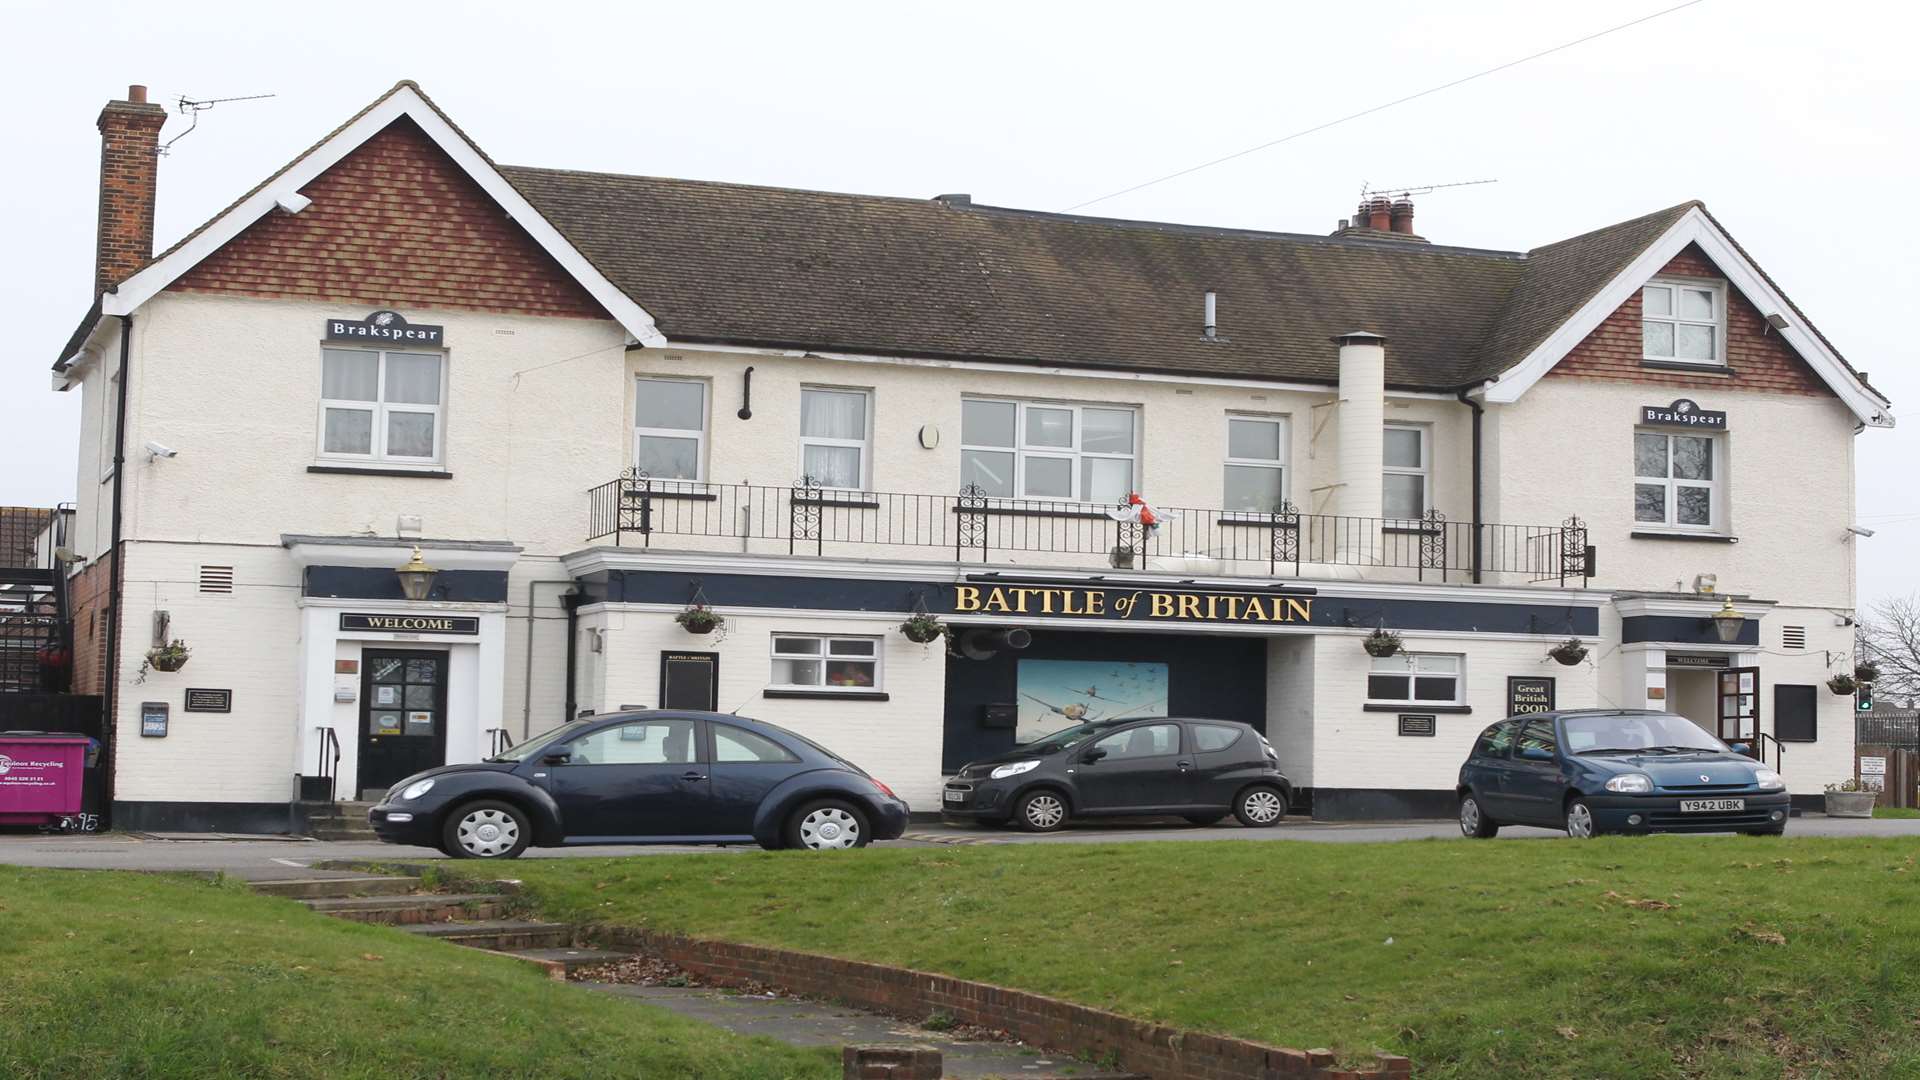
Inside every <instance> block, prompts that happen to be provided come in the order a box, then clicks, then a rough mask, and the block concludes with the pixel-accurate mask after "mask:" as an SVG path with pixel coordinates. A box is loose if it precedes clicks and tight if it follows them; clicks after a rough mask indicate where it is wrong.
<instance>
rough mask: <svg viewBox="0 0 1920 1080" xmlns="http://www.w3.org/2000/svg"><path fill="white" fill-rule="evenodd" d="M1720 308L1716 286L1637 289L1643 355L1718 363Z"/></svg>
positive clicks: (1652, 285)
mask: <svg viewBox="0 0 1920 1080" xmlns="http://www.w3.org/2000/svg"><path fill="white" fill-rule="evenodd" d="M1722 309H1723V305H1722V303H1721V293H1720V287H1719V286H1718V285H1713V284H1705V283H1694V284H1689V283H1685V282H1661V281H1654V282H1649V283H1648V284H1647V285H1646V287H1645V288H1642V289H1641V290H1640V314H1641V323H1640V335H1641V343H1642V345H1643V346H1644V350H1643V353H1642V355H1643V356H1645V357H1646V358H1647V359H1648V360H1673V361H1679V362H1682V363H1690V364H1719V363H1721V362H1722V361H1721V359H1720V346H1721V342H1722V340H1723V338H1722V330H1721V327H1722V324H1723V323H1724V321H1725V319H1724V316H1725V312H1724V311H1723V310H1722Z"/></svg>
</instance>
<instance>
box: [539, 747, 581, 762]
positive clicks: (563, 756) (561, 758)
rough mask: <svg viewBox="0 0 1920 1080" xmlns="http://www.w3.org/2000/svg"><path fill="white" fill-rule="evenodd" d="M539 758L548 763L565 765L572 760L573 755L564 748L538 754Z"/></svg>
mask: <svg viewBox="0 0 1920 1080" xmlns="http://www.w3.org/2000/svg"><path fill="white" fill-rule="evenodd" d="M540 760H541V761H542V762H543V763H545V764H548V765H565V764H566V763H567V762H569V761H572V760H573V755H572V754H570V753H568V752H567V751H565V750H555V751H554V752H553V753H551V754H542V755H540Z"/></svg>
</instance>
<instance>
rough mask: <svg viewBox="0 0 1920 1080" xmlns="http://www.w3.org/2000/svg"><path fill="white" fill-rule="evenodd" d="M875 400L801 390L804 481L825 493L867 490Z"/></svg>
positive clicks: (863, 393) (861, 394) (860, 393)
mask: <svg viewBox="0 0 1920 1080" xmlns="http://www.w3.org/2000/svg"><path fill="white" fill-rule="evenodd" d="M872 405H873V394H872V392H870V391H867V390H843V389H838V388H834V387H826V386H803V387H801V388H800V475H801V476H803V477H805V478H807V479H809V480H812V481H813V482H814V483H816V484H818V485H820V486H821V487H823V488H839V489H842V490H848V491H858V490H862V489H864V488H865V487H866V486H867V476H868V471H867V468H868V464H869V462H868V459H869V458H870V457H871V456H872V455H871V454H870V452H869V450H870V448H871V446H872V435H873V424H872V421H871V417H872V413H873V408H872Z"/></svg>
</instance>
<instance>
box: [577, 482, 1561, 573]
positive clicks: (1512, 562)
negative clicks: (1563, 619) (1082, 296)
mask: <svg viewBox="0 0 1920 1080" xmlns="http://www.w3.org/2000/svg"><path fill="white" fill-rule="evenodd" d="M588 502H589V517H590V523H589V526H588V530H587V533H588V535H587V540H588V542H589V543H596V542H607V541H609V540H610V541H611V543H612V544H614V545H615V546H618V547H636V546H637V547H653V546H659V547H662V548H667V549H671V550H675V551H688V550H692V551H728V552H745V553H750V554H762V555H782V554H784V555H814V556H829V555H830V556H837V557H842V558H877V557H897V558H906V559H923V560H933V561H941V562H957V563H991V562H1001V563H1009V562H1011V563H1020V564H1023V565H1035V566H1059V567H1071V568H1082V569H1085V568H1099V569H1130V570H1142V571H1163V572H1169V573H1183V574H1192V575H1201V576H1208V577H1217V576H1239V577H1267V578H1272V577H1328V578H1347V579H1358V580H1378V581H1422V582H1482V583H1488V584H1508V585H1518V584H1542V583H1547V584H1555V585H1561V586H1567V585H1572V586H1584V585H1585V584H1586V583H1587V581H1588V579H1589V578H1591V577H1592V575H1593V569H1594V551H1593V548H1592V547H1591V546H1589V544H1588V542H1587V528H1586V526H1585V524H1583V523H1582V522H1581V521H1580V519H1579V518H1570V519H1568V520H1567V521H1564V522H1562V523H1560V524H1558V525H1490V524H1484V523H1483V524H1481V525H1480V526H1479V527H1478V528H1476V527H1475V526H1474V525H1473V524H1472V523H1471V522H1460V521H1448V520H1446V519H1445V518H1444V517H1443V516H1441V515H1440V514H1439V513H1437V512H1430V513H1429V514H1427V516H1425V517H1422V518H1415V519H1391V518H1357V517H1337V516H1330V515H1324V514H1303V513H1300V512H1298V511H1297V510H1294V509H1293V508H1291V507H1285V508H1283V509H1282V510H1281V511H1280V512H1278V513H1249V512H1245V511H1229V510H1218V509H1205V508H1196V507H1156V508H1155V509H1156V510H1157V511H1158V512H1159V514H1160V517H1161V520H1160V522H1159V524H1158V525H1157V526H1156V527H1154V528H1146V527H1144V526H1142V525H1141V524H1140V523H1138V522H1136V521H1125V520H1115V517H1114V515H1113V513H1110V509H1113V510H1117V509H1118V508H1109V507H1106V506H1101V505H1094V504H1089V503H1070V502H1060V501H1055V500H1044V499H1006V498H998V497H993V496H988V495H985V494H983V493H982V492H980V490H979V489H977V488H975V489H972V490H969V491H963V492H962V493H960V494H958V495H911V494H902V493H898V492H882V491H847V490H841V489H835V488H822V487H818V486H816V485H812V484H807V483H801V484H796V485H792V486H788V487H778V486H768V485H757V484H703V483H693V482H688V481H679V480H653V479H650V478H648V477H645V476H623V477H621V478H620V479H618V480H613V481H609V482H607V483H605V484H601V485H599V486H597V487H595V488H593V489H591V490H590V491H589V492H588Z"/></svg>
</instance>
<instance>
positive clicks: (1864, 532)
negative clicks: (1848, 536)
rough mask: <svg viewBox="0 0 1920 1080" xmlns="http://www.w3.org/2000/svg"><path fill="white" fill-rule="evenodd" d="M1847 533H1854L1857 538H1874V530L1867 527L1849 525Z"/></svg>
mask: <svg viewBox="0 0 1920 1080" xmlns="http://www.w3.org/2000/svg"><path fill="white" fill-rule="evenodd" d="M1847 531H1848V532H1850V533H1852V534H1853V535H1855V536H1872V535H1873V530H1872V529H1869V528H1867V527H1866V526H1865V525H1849V526H1847Z"/></svg>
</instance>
